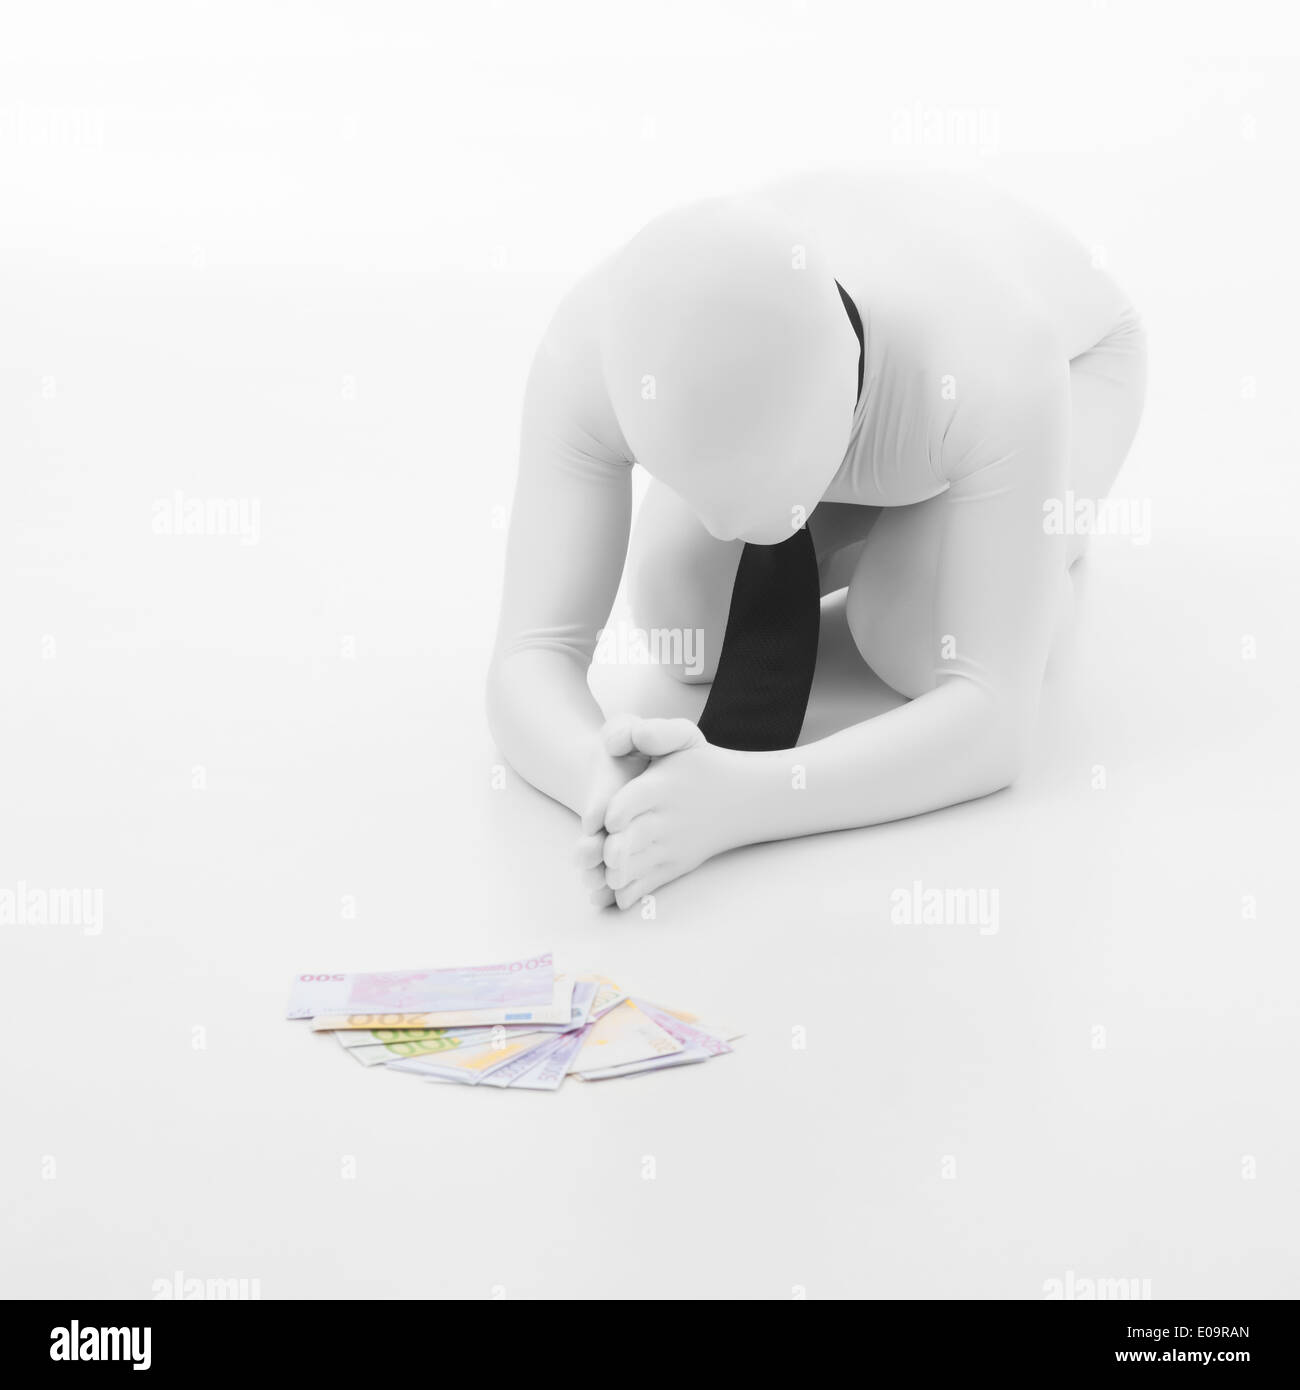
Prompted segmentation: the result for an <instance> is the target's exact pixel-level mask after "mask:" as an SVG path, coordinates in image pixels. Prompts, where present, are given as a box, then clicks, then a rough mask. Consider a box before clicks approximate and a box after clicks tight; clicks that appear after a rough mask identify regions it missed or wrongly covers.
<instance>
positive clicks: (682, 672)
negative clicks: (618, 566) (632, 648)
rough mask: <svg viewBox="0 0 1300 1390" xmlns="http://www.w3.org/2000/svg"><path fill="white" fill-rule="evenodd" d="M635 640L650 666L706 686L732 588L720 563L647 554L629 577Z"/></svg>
mask: <svg viewBox="0 0 1300 1390" xmlns="http://www.w3.org/2000/svg"><path fill="white" fill-rule="evenodd" d="M628 589H629V599H630V601H631V607H632V620H633V622H634V624H635V625H636V629H637V640H638V641H639V642H640V643H641V644H643V645H644V646H645V648H646V651H647V653H648V660H649V661H650V663H651V664H652V665H655V666H659V667H662V668H663V670H664V671H666V672H667V673H668V675H670V676H671V677H672V678H673V679H674V680H678V681H681V682H682V683H683V684H685V685H704V684H707V683H708V682H709V681H711V680H712V679H713V677H714V676H715V675H716V674H717V670H718V656H719V653H720V652H721V649H722V635H723V632H724V631H725V629H726V622H727V610H728V608H729V606H730V601H731V587H730V584H729V583H728V584H727V585H725V587H724V585H723V584H722V583H721V582H720V580H719V577H718V575H717V574H716V566H707V565H706V566H701V565H699V564H692V563H691V561H690V557H689V556H682V555H680V554H677V555H673V554H671V553H668V552H660V553H659V554H654V555H648V556H645V557H643V559H642V561H641V563H640V564H639V565H638V566H637V567H636V569H635V571H634V572H633V574H632V575H631V576H630V583H629V586H628Z"/></svg>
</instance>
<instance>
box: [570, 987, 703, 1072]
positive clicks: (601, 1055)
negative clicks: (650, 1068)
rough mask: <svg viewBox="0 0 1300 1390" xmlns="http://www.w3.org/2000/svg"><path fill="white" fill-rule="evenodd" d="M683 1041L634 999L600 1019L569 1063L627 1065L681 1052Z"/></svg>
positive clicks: (588, 1067) (585, 1067) (573, 1067)
mask: <svg viewBox="0 0 1300 1390" xmlns="http://www.w3.org/2000/svg"><path fill="white" fill-rule="evenodd" d="M681 1050H682V1044H681V1043H680V1042H678V1041H677V1039H676V1038H675V1037H673V1036H672V1034H671V1033H669V1032H667V1031H666V1030H665V1029H663V1028H662V1027H660V1025H659V1024H658V1023H657V1022H655V1020H654V1019H652V1018H650V1017H649V1016H648V1015H647V1014H646V1013H644V1012H643V1011H642V1010H641V1009H639V1008H638V1007H637V1006H636V1005H635V1004H634V1003H633V1002H632V1000H630V999H627V1000H624V1002H623V1003H621V1004H619V1005H618V1006H617V1007H615V1008H613V1009H611V1010H610V1011H609V1012H608V1013H607V1014H604V1015H603V1016H602V1017H601V1018H599V1019H597V1020H596V1022H595V1023H593V1024H592V1026H591V1031H590V1032H589V1033H588V1034H587V1036H586V1037H585V1038H584V1040H583V1044H582V1047H581V1049H580V1050H579V1051H578V1053H577V1055H576V1056H575V1057H574V1058H573V1060H572V1061H571V1062H570V1063H569V1070H570V1071H576V1072H586V1071H592V1070H594V1069H598V1068H605V1067H619V1066H625V1065H627V1064H628V1063H630V1062H642V1061H646V1060H648V1059H649V1058H652V1057H667V1056H669V1055H670V1054H671V1053H674V1052H680V1051H681Z"/></svg>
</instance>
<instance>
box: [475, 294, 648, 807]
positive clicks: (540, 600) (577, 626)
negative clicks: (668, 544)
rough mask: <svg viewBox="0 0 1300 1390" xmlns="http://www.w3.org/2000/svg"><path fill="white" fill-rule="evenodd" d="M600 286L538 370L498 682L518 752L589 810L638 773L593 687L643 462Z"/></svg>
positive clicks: (504, 736)
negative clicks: (601, 348)
mask: <svg viewBox="0 0 1300 1390" xmlns="http://www.w3.org/2000/svg"><path fill="white" fill-rule="evenodd" d="M591 293H592V289H591V286H590V283H589V282H587V283H584V284H582V285H579V286H578V288H577V289H576V290H575V291H573V292H572V293H571V294H570V295H569V296H568V298H567V299H566V300H565V301H564V303H563V304H562V305H561V306H560V309H559V312H558V313H557V314H556V316H555V320H554V321H553V322H552V324H551V327H550V329H549V330H548V331H547V334H546V336H545V338H544V339H543V341H542V344H541V346H540V348H539V349H538V351H537V355H536V357H535V358H534V361H533V365H532V370H531V371H530V373H529V377H528V385H527V388H526V391H525V395H524V410H523V431H522V439H521V445H520V456H519V477H518V483H517V485H516V489H515V498H514V504H513V508H512V511H511V518H510V538H509V544H508V547H507V553H506V575H505V588H504V591H503V594H502V600H501V616H500V621H499V624H498V627H497V639H496V649H495V652H494V655H493V659H492V666H491V670H490V672H489V676H488V691H487V697H488V698H487V706H488V721H489V724H490V725H491V729H492V733H493V736H494V737H495V739H496V741H497V746H498V747H499V748H500V750H501V752H502V754H503V755H504V757H505V759H506V761H507V762H508V763H509V764H510V765H511V766H512V767H513V768H514V769H515V771H516V772H517V773H519V775H520V776H521V777H523V778H524V779H525V780H526V781H528V782H530V783H531V784H532V785H533V786H534V787H537V788H538V789H539V790H540V791H543V792H545V793H546V795H547V796H550V797H554V798H555V800H557V801H560V802H562V803H563V804H564V805H566V806H568V807H569V808H570V809H571V810H573V811H576V812H578V813H579V814H581V813H582V811H583V810H584V808H585V807H586V806H587V805H588V803H589V802H591V801H592V800H593V796H594V799H595V800H598V801H601V809H602V811H603V806H604V804H605V801H606V800H607V799H608V795H612V794H613V791H614V790H616V789H617V787H618V786H621V785H622V784H623V782H625V781H626V780H627V778H628V777H629V776H631V775H635V772H636V771H637V770H638V769H637V768H636V767H630V766H628V764H627V761H626V760H615V759H611V758H609V757H608V755H607V754H605V753H604V751H603V745H602V742H601V738H600V731H601V728H602V726H603V724H604V716H603V715H602V713H601V710H600V706H599V705H598V704H597V703H596V701H595V699H594V698H593V696H592V694H591V692H590V690H589V689H588V688H587V668H588V667H589V666H590V664H591V659H592V654H593V652H594V651H595V647H596V640H597V635H598V634H599V632H600V629H601V628H602V627H603V626H604V624H605V623H606V621H607V620H608V618H609V611H610V608H611V606H612V604H613V601H614V595H615V593H616V592H617V590H618V584H619V579H620V577H621V575H622V571H623V561H624V559H625V557H626V553H627V540H628V528H629V524H630V518H631V509H632V482H631V474H632V465H631V463H630V461H629V460H628V458H627V449H626V446H625V444H624V443H623V440H622V435H621V433H620V431H619V429H618V424H617V421H616V420H615V419H614V416H613V412H612V410H611V409H610V406H609V402H608V397H607V393H606V391H605V388H604V382H603V380H602V377H601V372H600V363H599V354H598V350H597V343H596V339H595V316H594V313H593V312H592V308H591ZM642 765H644V764H642ZM602 780H607V781H608V782H609V786H608V789H607V792H606V793H604V794H603V795H604V800H601V796H602V793H601V791H600V785H599V784H600V783H601V782H602Z"/></svg>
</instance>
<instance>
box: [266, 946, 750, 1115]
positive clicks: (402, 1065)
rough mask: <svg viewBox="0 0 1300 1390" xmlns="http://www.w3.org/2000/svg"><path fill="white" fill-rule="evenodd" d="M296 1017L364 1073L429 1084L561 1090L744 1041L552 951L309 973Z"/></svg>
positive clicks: (300, 981)
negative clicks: (573, 966) (560, 960)
mask: <svg viewBox="0 0 1300 1390" xmlns="http://www.w3.org/2000/svg"><path fill="white" fill-rule="evenodd" d="M288 1017H289V1018H297V1019H310V1020H311V1027H312V1031H313V1032H318V1033H332V1034H333V1035H334V1037H335V1038H337V1039H338V1041H339V1043H340V1044H341V1046H342V1047H343V1049H344V1050H345V1051H346V1052H347V1054H348V1055H349V1056H350V1057H351V1058H353V1060H354V1061H357V1062H360V1063H361V1065H362V1066H363V1067H370V1066H386V1067H391V1068H392V1069H393V1070H394V1071H405V1072H411V1073H413V1074H415V1075H417V1076H422V1077H424V1078H425V1079H426V1080H428V1081H441V1082H459V1083H461V1084H463V1085H468V1086H513V1087H518V1088H519V1089H521V1090H529V1091H555V1090H558V1089H559V1087H560V1086H561V1084H562V1083H563V1082H564V1079H565V1077H566V1076H577V1077H578V1078H579V1079H580V1080H583V1081H604V1080H607V1079H609V1078H612V1077H616V1076H633V1075H635V1074H636V1073H638V1072H645V1071H657V1070H659V1069H660V1068H663V1067H679V1066H685V1065H687V1064H689V1063H692V1062H707V1061H708V1060H709V1059H710V1058H712V1057H718V1056H720V1055H721V1054H722V1053H724V1052H730V1051H731V1047H730V1046H729V1043H730V1041H732V1040H734V1039H735V1038H736V1037H738V1036H739V1035H738V1034H737V1033H735V1032H732V1031H730V1030H727V1029H722V1028H715V1027H709V1026H707V1025H705V1024H703V1023H701V1021H700V1020H699V1019H698V1018H696V1017H695V1016H694V1015H693V1014H689V1013H684V1012H682V1011H680V1010H678V1009H668V1008H664V1007H662V1006H660V1005H658V1004H652V1003H650V1002H649V1001H647V1000H645V999H639V998H633V997H632V996H631V995H629V994H628V993H626V991H624V990H622V989H620V988H619V987H618V986H617V985H616V984H614V982H613V981H612V980H607V979H606V978H605V977H604V976H602V975H566V974H556V972H555V968H554V964H553V961H552V958H551V955H550V953H549V952H548V953H546V954H545V955H538V956H531V957H529V958H527V959H525V960H512V961H506V962H503V963H501V964H498V965H476V966H465V967H462V968H456V969H448V970H400V971H389V972H384V973H376V974H342V975H299V976H298V977H297V979H295V980H294V982H293V990H292V992H291V994H290V996H289V1012H288Z"/></svg>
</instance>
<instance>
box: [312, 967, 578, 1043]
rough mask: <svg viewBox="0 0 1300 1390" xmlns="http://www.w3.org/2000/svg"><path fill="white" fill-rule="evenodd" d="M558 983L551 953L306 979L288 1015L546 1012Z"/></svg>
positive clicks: (317, 976) (313, 976)
mask: <svg viewBox="0 0 1300 1390" xmlns="http://www.w3.org/2000/svg"><path fill="white" fill-rule="evenodd" d="M554 979H555V971H554V965H553V962H552V959H551V954H550V952H549V951H548V952H546V953H544V954H542V955H538V956H529V957H526V958H524V959H522V960H512V961H504V962H501V963H500V964H497V965H470V966H463V967H459V968H454V969H450V970H390V971H380V972H375V973H370V974H333V975H320V974H315V975H314V974H304V975H299V976H298V977H297V979H295V980H294V982H293V988H292V990H291V991H290V995H289V1009H288V1013H287V1015H286V1016H287V1017H288V1018H318V1017H321V1016H323V1015H326V1014H331V1015H338V1014H406V1013H421V1014H426V1013H438V1014H445V1013H482V1012H484V1011H488V1010H501V1011H509V1010H511V1009H515V1008H529V1007H531V1006H534V1005H540V1006H543V1007H544V1006H546V1005H547V1004H548V1003H549V1002H550V1001H551V997H552V993H553V985H554ZM566 1017H567V1015H566ZM561 1021H563V1020H561ZM412 1026H415V1027H418V1026H420V1025H418V1024H416V1025H412Z"/></svg>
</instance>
